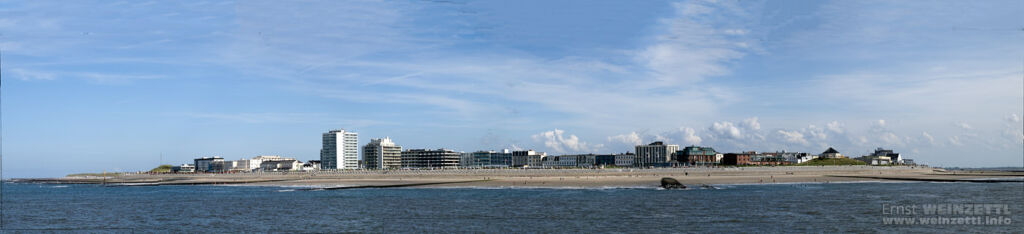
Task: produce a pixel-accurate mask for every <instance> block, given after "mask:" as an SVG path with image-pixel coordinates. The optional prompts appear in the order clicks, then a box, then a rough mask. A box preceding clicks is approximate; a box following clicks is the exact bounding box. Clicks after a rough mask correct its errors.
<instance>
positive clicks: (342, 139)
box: [320, 129, 359, 170]
mask: <svg viewBox="0 0 1024 234" xmlns="http://www.w3.org/2000/svg"><path fill="white" fill-rule="evenodd" d="M358 148H359V133H355V132H349V131H345V130H344V129H341V130H331V131H329V132H326V133H324V134H323V147H322V148H320V162H321V164H320V169H325V170H330V169H359V149H358Z"/></svg>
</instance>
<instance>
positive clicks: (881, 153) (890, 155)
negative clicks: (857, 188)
mask: <svg viewBox="0 0 1024 234" xmlns="http://www.w3.org/2000/svg"><path fill="white" fill-rule="evenodd" d="M339 139H340V140H339ZM356 142H358V133H356V132H352V131H347V130H343V129H339V130H330V131H328V132H326V133H323V139H322V146H323V147H322V148H321V150H320V152H321V155H320V160H310V161H309V162H307V163H302V161H299V160H297V159H295V158H285V157H281V156H277V155H260V156H256V157H253V158H252V159H240V160H232V161H225V160H224V158H222V157H220V156H212V157H200V158H195V159H194V160H193V164H183V165H180V166H174V167H173V169H172V171H175V172H179V171H180V172H191V171H194V172H227V171H237V172H245V171H256V170H262V171H299V170H301V171H308V170H352V169H370V170H373V169H415V168H424V169H453V168H594V167H602V168H603V167H637V168H653V167H681V166H682V167H717V166H726V165H728V166H744V165H753V166H779V165H794V164H799V163H803V162H807V161H810V160H814V159H816V158H819V157H820V158H833V159H835V158H846V156H844V155H843V154H841V153H840V152H839V151H838V150H836V149H835V148H832V147H829V148H828V149H826V150H825V151H823V152H822V153H821V154H818V155H813V154H810V153H804V152H787V151H777V152H760V153H758V152H756V151H743V152H738V153H722V152H717V151H715V150H714V148H712V147H705V146H696V145H691V146H687V147H684V148H682V149H680V148H679V145H675V144H666V143H665V142H664V141H654V142H651V143H648V144H641V145H636V146H635V150H636V151H635V153H631V152H625V153H618V154H594V153H589V154H563V155H548V154H547V153H544V152H537V151H534V150H532V149H531V150H509V149H502V150H501V151H495V150H478V151H474V152H469V153H467V152H456V151H454V150H450V149H445V148H438V149H408V150H403V148H402V146H401V145H399V144H397V143H396V142H394V141H393V140H392V139H391V138H390V137H384V138H371V140H370V142H369V143H367V144H366V145H364V146H362V150H361V151H356V150H354V149H355V148H356V145H355V143H356ZM360 152H361V153H362V154H361V155H360V154H359V153H360ZM856 159H857V160H860V161H863V162H865V163H867V164H869V165H888V164H903V163H907V164H914V162H913V160H910V159H904V158H902V157H901V155H900V154H899V153H895V152H894V151H893V150H886V149H883V148H881V147H879V148H877V149H876V150H875V152H874V153H871V154H869V155H865V156H862V157H858V158H856Z"/></svg>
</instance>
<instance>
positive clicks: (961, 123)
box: [956, 122, 974, 130]
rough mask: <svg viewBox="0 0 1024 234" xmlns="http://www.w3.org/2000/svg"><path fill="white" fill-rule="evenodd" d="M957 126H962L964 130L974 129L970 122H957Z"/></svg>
mask: <svg viewBox="0 0 1024 234" xmlns="http://www.w3.org/2000/svg"><path fill="white" fill-rule="evenodd" d="M956 126H957V127H960V128H962V129H964V130H971V129H974V128H972V127H971V125H970V124H967V123H964V122H957V123H956Z"/></svg>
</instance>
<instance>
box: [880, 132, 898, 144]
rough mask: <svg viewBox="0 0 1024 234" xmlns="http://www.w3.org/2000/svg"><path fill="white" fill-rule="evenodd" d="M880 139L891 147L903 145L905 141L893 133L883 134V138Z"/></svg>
mask: <svg viewBox="0 0 1024 234" xmlns="http://www.w3.org/2000/svg"><path fill="white" fill-rule="evenodd" d="M879 139H880V140H881V141H882V143H883V144H885V145H887V146H890V147H891V146H899V145H903V140H902V139H900V137H899V136H897V135H896V134H895V133H892V132H886V133H883V134H882V135H881V136H879Z"/></svg>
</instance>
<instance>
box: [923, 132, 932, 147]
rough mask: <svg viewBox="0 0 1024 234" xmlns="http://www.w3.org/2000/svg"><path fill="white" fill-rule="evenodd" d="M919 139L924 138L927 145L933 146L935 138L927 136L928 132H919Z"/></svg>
mask: <svg viewBox="0 0 1024 234" xmlns="http://www.w3.org/2000/svg"><path fill="white" fill-rule="evenodd" d="M921 137H924V139H925V140H927V141H928V144H929V145H934V144H935V137H932V135H931V134H928V132H921Z"/></svg>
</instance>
